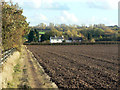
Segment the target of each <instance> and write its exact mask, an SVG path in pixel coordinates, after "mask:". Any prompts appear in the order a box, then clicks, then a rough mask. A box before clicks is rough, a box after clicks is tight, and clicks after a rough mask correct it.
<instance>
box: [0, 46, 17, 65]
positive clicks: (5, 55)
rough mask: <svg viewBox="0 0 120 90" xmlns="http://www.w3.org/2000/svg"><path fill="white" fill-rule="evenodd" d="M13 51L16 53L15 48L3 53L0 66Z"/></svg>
mask: <svg viewBox="0 0 120 90" xmlns="http://www.w3.org/2000/svg"><path fill="white" fill-rule="evenodd" d="M14 51H16V48H11V49H10V50H8V51H5V52H3V53H2V58H1V59H0V65H2V64H3V63H4V62H5V61H6V60H7V58H8V57H9V56H10V55H12V54H13V52H14Z"/></svg>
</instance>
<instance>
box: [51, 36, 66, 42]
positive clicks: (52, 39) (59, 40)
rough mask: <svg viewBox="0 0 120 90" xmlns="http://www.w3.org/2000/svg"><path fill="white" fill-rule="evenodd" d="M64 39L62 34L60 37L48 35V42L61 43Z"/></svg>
mask: <svg viewBox="0 0 120 90" xmlns="http://www.w3.org/2000/svg"><path fill="white" fill-rule="evenodd" d="M63 40H64V38H63V36H62V37H56V36H55V37H50V43H62V42H63Z"/></svg>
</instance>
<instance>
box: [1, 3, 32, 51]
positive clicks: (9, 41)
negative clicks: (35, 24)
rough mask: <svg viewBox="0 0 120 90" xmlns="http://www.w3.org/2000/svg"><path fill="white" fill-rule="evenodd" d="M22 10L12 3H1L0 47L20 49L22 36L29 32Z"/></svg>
mask: <svg viewBox="0 0 120 90" xmlns="http://www.w3.org/2000/svg"><path fill="white" fill-rule="evenodd" d="M22 13H23V9H21V8H20V7H19V6H18V4H13V3H12V2H9V3H8V2H5V1H3V2H2V47H3V50H8V49H10V48H17V49H18V50H20V49H21V45H22V43H23V37H24V35H27V34H28V32H29V30H30V29H29V23H27V21H26V17H25V16H23V15H22Z"/></svg>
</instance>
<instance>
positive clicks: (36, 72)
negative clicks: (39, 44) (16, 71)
mask: <svg viewBox="0 0 120 90" xmlns="http://www.w3.org/2000/svg"><path fill="white" fill-rule="evenodd" d="M23 54H24V56H23V57H24V60H25V63H24V67H25V68H24V74H26V73H27V75H28V82H29V85H30V87H31V88H57V86H56V85H55V84H54V83H52V82H51V81H50V77H49V76H48V75H47V74H46V73H45V72H44V70H43V69H42V67H41V66H40V65H39V63H38V62H37V60H36V59H35V58H34V56H33V55H32V53H31V52H30V51H29V50H27V48H26V47H24V51H23ZM24 76H25V75H24Z"/></svg>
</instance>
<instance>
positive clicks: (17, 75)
mask: <svg viewBox="0 0 120 90" xmlns="http://www.w3.org/2000/svg"><path fill="white" fill-rule="evenodd" d="M0 69H1V70H0V82H1V81H2V83H1V84H0V87H2V88H39V89H42V88H47V89H50V88H52V89H57V88H58V87H57V85H56V84H55V83H54V82H52V81H50V77H49V76H48V75H47V74H46V73H45V72H44V70H43V68H42V67H41V66H40V64H39V63H38V62H37V60H36V58H35V57H34V55H33V54H32V53H31V52H30V51H29V50H28V49H27V47H26V46H23V47H22V50H21V52H18V51H16V52H14V53H13V55H11V56H10V57H9V58H8V60H6V62H5V63H4V64H3V66H2V67H1V68H0Z"/></svg>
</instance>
